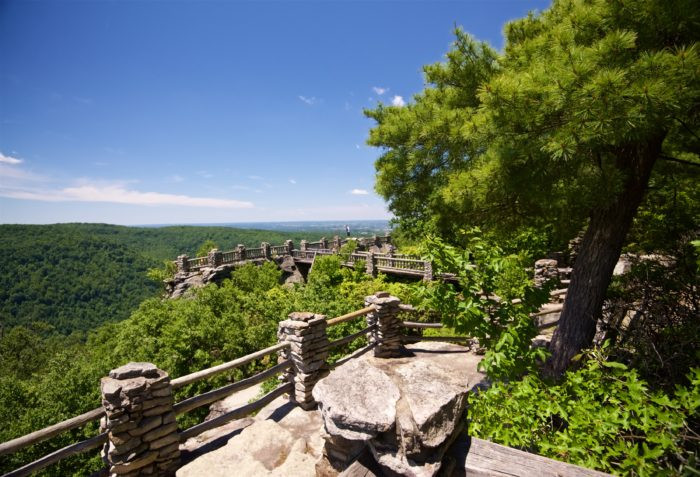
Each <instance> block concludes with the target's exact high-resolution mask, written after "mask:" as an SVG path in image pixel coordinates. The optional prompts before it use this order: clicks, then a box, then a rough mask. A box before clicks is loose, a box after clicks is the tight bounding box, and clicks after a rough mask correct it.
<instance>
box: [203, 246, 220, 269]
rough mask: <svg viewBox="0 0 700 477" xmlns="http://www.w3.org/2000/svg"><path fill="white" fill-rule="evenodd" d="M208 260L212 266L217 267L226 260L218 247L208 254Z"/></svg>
mask: <svg viewBox="0 0 700 477" xmlns="http://www.w3.org/2000/svg"><path fill="white" fill-rule="evenodd" d="M207 261H208V262H209V266H210V267H212V268H216V267H218V266H219V265H221V263H222V262H223V261H224V256H223V253H222V252H220V251H219V249H218V248H213V249H211V250H210V251H209V253H208V254H207Z"/></svg>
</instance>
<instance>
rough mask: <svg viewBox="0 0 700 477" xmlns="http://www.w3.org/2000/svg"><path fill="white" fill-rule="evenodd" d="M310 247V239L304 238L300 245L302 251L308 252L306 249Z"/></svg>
mask: <svg viewBox="0 0 700 477" xmlns="http://www.w3.org/2000/svg"><path fill="white" fill-rule="evenodd" d="M308 248H309V242H308V240H302V241H301V244H300V245H299V250H301V251H302V252H306V250H307V249H308Z"/></svg>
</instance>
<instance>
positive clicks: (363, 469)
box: [177, 342, 606, 477]
mask: <svg viewBox="0 0 700 477" xmlns="http://www.w3.org/2000/svg"><path fill="white" fill-rule="evenodd" d="M480 360H481V356H478V355H476V354H474V353H472V352H471V351H470V350H469V349H468V348H465V347H462V346H457V345H454V344H448V343H441V342H419V343H414V344H410V345H407V346H406V352H405V353H403V355H402V356H398V357H395V358H376V357H374V356H372V353H366V354H364V355H363V356H361V357H359V358H358V359H354V360H349V361H347V362H345V363H343V364H342V365H341V366H339V367H338V368H336V369H334V370H333V371H332V372H331V373H330V375H329V376H328V377H327V378H324V380H321V381H320V382H319V383H318V384H317V386H316V389H317V390H316V391H315V392H314V396H315V397H316V396H318V399H319V401H320V403H319V409H313V410H309V411H304V410H302V409H301V408H300V407H298V406H295V405H294V404H293V403H291V402H289V401H288V400H287V399H285V398H284V397H280V398H278V399H276V400H275V401H273V402H272V403H270V404H269V405H268V406H266V407H265V408H263V409H262V410H261V411H260V412H259V413H258V414H257V415H256V416H255V417H254V418H246V419H242V420H238V421H234V422H232V423H229V424H228V425H226V426H225V427H222V428H220V429H215V430H212V431H209V432H208V433H207V434H205V435H200V436H199V437H198V438H196V439H193V440H190V441H188V442H187V443H185V444H184V447H183V450H184V452H183V454H182V458H183V464H184V465H183V466H182V467H181V468H180V469H179V470H178V471H177V476H178V477H195V476H201V475H208V476H212V477H217V476H221V477H224V476H231V475H251V476H252V475H264V476H287V477H301V476H314V475H316V476H329V477H330V476H335V475H342V476H353V477H355V476H362V477H371V476H377V477H380V476H391V475H414V476H423V475H454V476H460V475H511V476H512V475H523V476H535V475H537V476H549V475H551V476H555V475H573V476H593V475H606V474H601V473H599V472H595V471H591V470H588V469H584V468H581V467H577V466H573V465H568V464H565V463H562V462H557V461H554V460H551V459H546V458H543V457H540V456H536V455H533V454H528V453H526V452H522V451H519V450H515V449H510V448H507V447H504V446H499V445H497V444H492V443H490V442H487V441H483V440H480V439H470V438H469V437H467V435H466V433H465V432H464V429H463V427H464V424H466V421H465V419H464V418H463V411H464V406H465V405H466V402H459V400H460V399H461V398H462V397H465V396H466V393H464V390H467V389H471V388H473V387H475V386H478V385H479V384H481V383H482V382H483V379H484V375H483V374H482V373H480V372H479V371H477V369H476V368H477V365H478V363H479V361H480ZM375 371H380V372H379V373H377V372H375ZM362 376H364V377H365V378H362ZM378 376H379V377H378ZM348 378H352V379H353V380H354V381H353V382H345V385H344V386H342V387H340V388H339V387H338V384H339V383H340V382H341V381H345V380H346V379H348ZM383 378H387V380H384V381H383ZM324 381H325V386H324ZM461 386H464V390H463V391H461V392H459V391H458V389H457V388H459V387H461ZM324 388H325V391H324ZM331 389H332V390H334V391H333V392H332V393H330V394H329V393H328V391H329V390H331ZM454 391H457V392H454ZM353 403H354V404H353ZM233 405H235V404H233ZM450 412H453V413H454V412H456V413H457V415H456V416H455V415H450ZM331 415H332V418H331ZM332 422H335V423H338V424H339V425H341V426H343V428H342V429H341V430H340V432H338V429H330V428H329V425H330V426H333V424H332ZM455 422H456V423H458V426H457V428H455V426H453V423H455ZM402 426H403V429H402ZM406 428H409V429H406ZM329 432H330V433H333V434H335V435H336V436H339V435H341V434H342V435H344V436H345V437H350V438H355V439H357V440H354V441H351V440H344V439H342V438H341V439H340V440H333V438H332V437H331V436H330V435H329ZM370 435H372V436H374V437H377V436H378V435H380V437H381V438H380V439H374V438H373V439H367V440H365V439H364V438H367V437H368V436H370ZM382 435H383V436H382ZM395 435H402V436H403V441H404V442H399V447H400V448H402V450H399V452H398V453H397V452H395V450H392V449H390V447H391V445H390V444H388V443H387V442H386V440H387V437H389V440H391V436H395ZM399 440H401V439H400V438H399ZM417 440H422V441H424V442H423V443H424V444H432V445H434V447H431V448H430V449H428V454H429V453H430V452H432V451H434V450H435V448H438V447H440V446H441V445H442V448H441V449H440V452H439V458H438V459H437V461H435V462H433V461H430V460H431V459H430V456H428V455H427V454H425V452H424V454H425V455H423V456H422V457H423V458H424V459H427V460H428V461H430V462H429V465H427V466H426V467H425V468H423V467H420V466H418V467H413V468H412V467H410V465H409V466H408V467H406V468H403V469H402V468H401V467H400V466H401V465H406V464H410V463H411V462H410V461H406V459H405V456H403V458H404V459H403V462H399V461H400V460H401V457H402V456H401V455H399V456H398V457H397V454H400V453H401V452H402V451H405V450H406V449H405V447H411V446H413V447H414V449H413V451H414V453H415V444H416V442H415V441H417ZM431 441H432V442H431ZM333 442H334V443H335V444H339V443H342V444H344V445H340V446H337V445H333ZM329 444H330V445H329ZM395 444H396V443H395ZM381 446H384V447H383V449H380V447H381ZM424 449H425V448H424ZM408 452H409V453H410V452H411V451H410V449H409V450H408ZM414 457H416V456H415V455H414ZM387 459H388V460H389V461H392V462H387ZM378 460H379V461H381V462H382V463H383V464H384V465H380V464H378V462H377V461H378ZM387 464H388V466H387ZM397 466H398V467H397ZM392 467H393V470H392ZM438 472H439V474H438Z"/></svg>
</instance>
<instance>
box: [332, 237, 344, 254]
mask: <svg viewBox="0 0 700 477" xmlns="http://www.w3.org/2000/svg"><path fill="white" fill-rule="evenodd" d="M342 246H343V243H342V242H341V240H340V237H338V236H337V235H336V236H334V237H333V249H334V250H335V253H338V252H339V251H340V247H342Z"/></svg>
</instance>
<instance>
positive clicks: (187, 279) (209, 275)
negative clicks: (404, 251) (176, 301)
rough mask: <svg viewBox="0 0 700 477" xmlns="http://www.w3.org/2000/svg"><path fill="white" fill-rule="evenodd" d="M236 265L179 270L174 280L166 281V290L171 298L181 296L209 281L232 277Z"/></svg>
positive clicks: (214, 281)
mask: <svg viewBox="0 0 700 477" xmlns="http://www.w3.org/2000/svg"><path fill="white" fill-rule="evenodd" d="M234 267H235V265H234V264H226V265H219V266H218V267H216V268H203V269H201V270H199V271H195V272H178V273H177V274H175V276H174V277H173V278H172V280H168V281H166V282H165V292H166V294H167V295H168V297H170V298H180V297H181V296H183V295H184V294H185V292H186V291H187V290H189V289H191V288H200V287H203V286H204V285H207V284H208V283H220V282H222V281H223V280H224V279H226V278H230V277H231V272H232V271H233V269H234Z"/></svg>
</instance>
